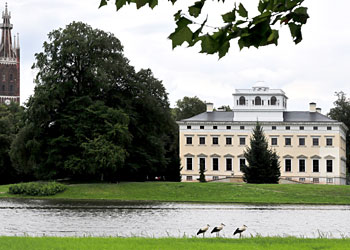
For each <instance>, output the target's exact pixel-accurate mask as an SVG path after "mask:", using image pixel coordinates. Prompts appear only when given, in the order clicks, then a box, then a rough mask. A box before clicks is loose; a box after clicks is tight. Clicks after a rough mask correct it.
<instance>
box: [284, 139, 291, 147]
mask: <svg viewBox="0 0 350 250" xmlns="http://www.w3.org/2000/svg"><path fill="white" fill-rule="evenodd" d="M284 142H285V144H284V145H285V146H291V145H292V138H290V137H286V138H284Z"/></svg>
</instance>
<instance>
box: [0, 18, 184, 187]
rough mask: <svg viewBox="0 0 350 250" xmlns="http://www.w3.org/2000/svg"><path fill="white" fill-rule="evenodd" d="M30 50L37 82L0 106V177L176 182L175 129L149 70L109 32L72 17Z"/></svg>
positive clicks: (160, 89)
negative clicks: (16, 100)
mask: <svg viewBox="0 0 350 250" xmlns="http://www.w3.org/2000/svg"><path fill="white" fill-rule="evenodd" d="M48 38H49V41H48V42H45V43H44V45H43V52H41V53H38V54H36V55H35V58H36V62H35V63H34V65H33V69H35V70H36V71H37V72H38V73H37V76H36V78H35V81H36V87H35V90H34V95H33V96H31V97H30V98H29V100H28V102H27V103H26V105H25V108H21V107H19V106H18V105H16V104H11V105H9V106H5V105H1V107H0V112H1V113H0V115H1V116H0V154H1V160H0V181H1V183H10V182H15V181H22V180H33V179H60V178H70V179H73V180H93V181H95V180H96V181H97V180H104V181H121V180H135V181H145V180H154V179H155V177H160V178H161V179H164V180H168V181H179V180H180V178H181V176H180V160H179V156H178V155H179V154H178V145H177V144H178V128H177V125H176V122H175V119H174V117H173V116H172V114H171V109H170V106H169V100H168V95H167V93H166V90H165V88H164V86H163V85H162V82H161V81H159V80H158V79H156V78H155V77H154V76H153V74H152V72H151V70H149V69H147V70H144V69H142V70H140V71H138V72H136V71H135V69H134V67H132V66H131V65H130V64H129V60H128V59H127V58H126V57H125V56H124V54H123V47H122V45H121V43H120V41H119V40H118V39H117V38H116V37H114V36H113V35H112V34H110V33H106V32H104V31H102V30H98V29H92V28H91V27H90V26H89V25H87V24H84V23H81V22H73V23H71V24H69V25H67V26H66V28H65V29H58V30H54V31H52V32H51V33H49V35H48Z"/></svg>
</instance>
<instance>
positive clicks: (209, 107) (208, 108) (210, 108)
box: [206, 102, 214, 112]
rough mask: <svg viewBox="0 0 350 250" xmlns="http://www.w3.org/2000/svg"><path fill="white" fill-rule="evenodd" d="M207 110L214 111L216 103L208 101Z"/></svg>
mask: <svg viewBox="0 0 350 250" xmlns="http://www.w3.org/2000/svg"><path fill="white" fill-rule="evenodd" d="M206 104H207V112H213V109H214V104H213V103H211V102H207V103H206Z"/></svg>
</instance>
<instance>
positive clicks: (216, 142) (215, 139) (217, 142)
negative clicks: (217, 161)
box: [213, 137, 219, 145]
mask: <svg viewBox="0 0 350 250" xmlns="http://www.w3.org/2000/svg"><path fill="white" fill-rule="evenodd" d="M218 144H219V138H218V137H213V145H218Z"/></svg>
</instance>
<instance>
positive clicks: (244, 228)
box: [233, 225, 248, 238]
mask: <svg viewBox="0 0 350 250" xmlns="http://www.w3.org/2000/svg"><path fill="white" fill-rule="evenodd" d="M247 228H248V227H247V226H246V225H243V226H241V227H237V229H236V231H235V232H234V233H233V235H235V234H239V238H241V237H242V233H243V232H244V231H245V230H247Z"/></svg>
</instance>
